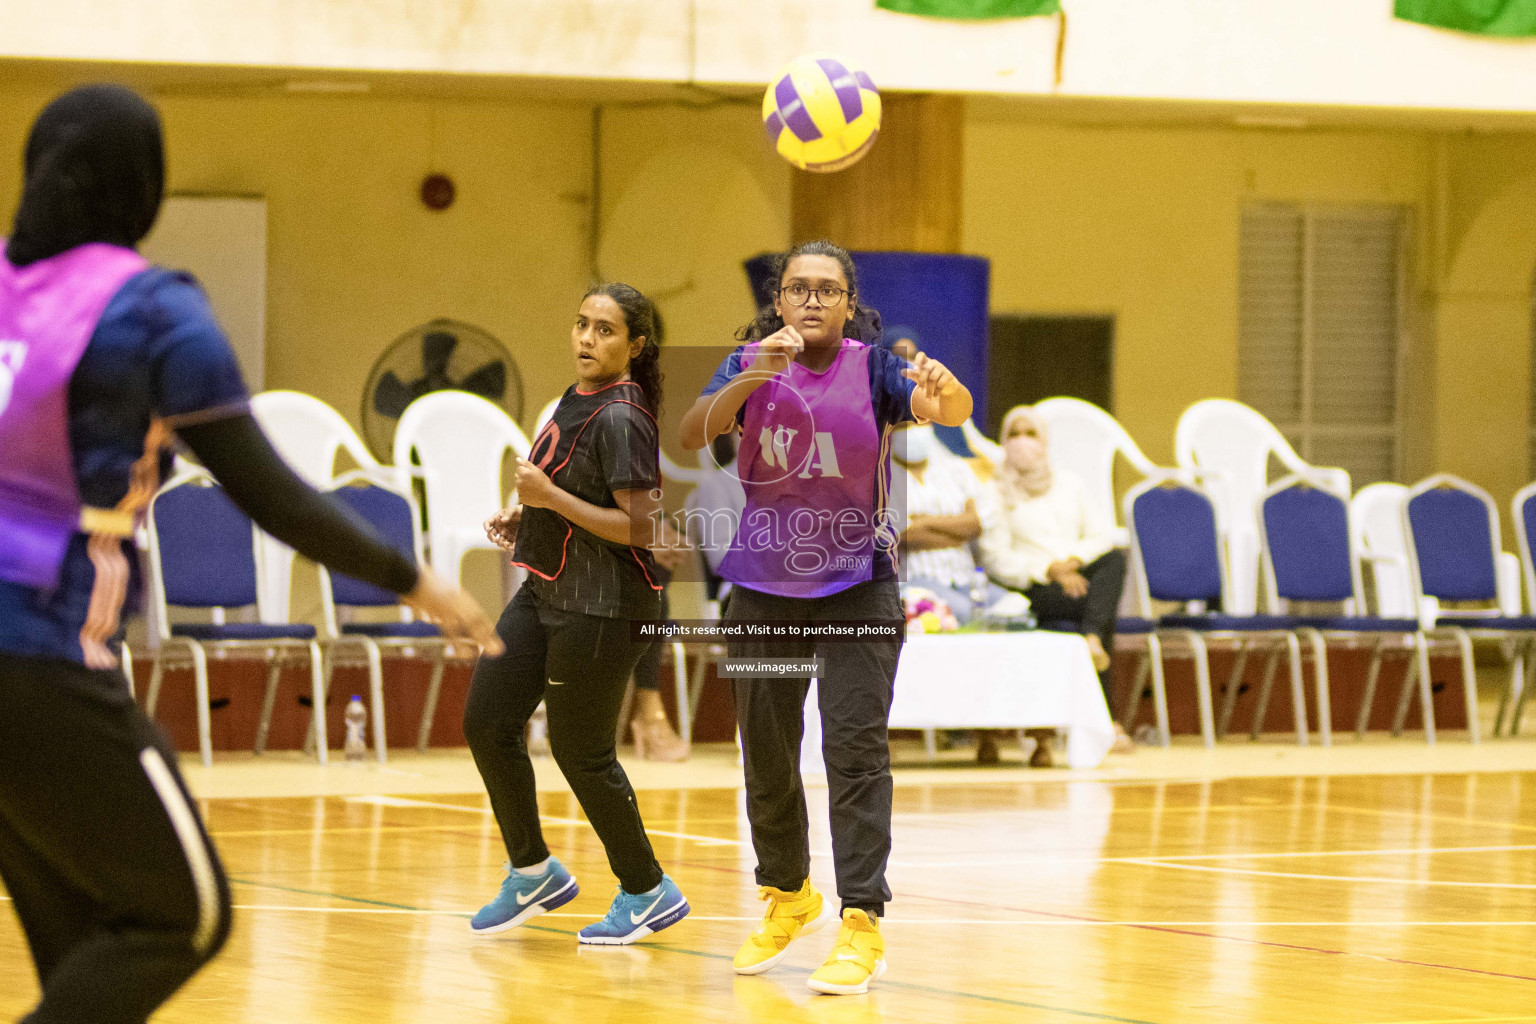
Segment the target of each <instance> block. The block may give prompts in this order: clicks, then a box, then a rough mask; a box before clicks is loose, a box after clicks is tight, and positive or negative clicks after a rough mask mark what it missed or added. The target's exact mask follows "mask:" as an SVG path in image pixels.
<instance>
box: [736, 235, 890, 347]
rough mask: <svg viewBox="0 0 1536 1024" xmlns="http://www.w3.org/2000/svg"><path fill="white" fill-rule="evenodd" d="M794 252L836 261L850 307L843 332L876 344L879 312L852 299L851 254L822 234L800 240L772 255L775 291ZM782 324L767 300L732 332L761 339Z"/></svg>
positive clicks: (855, 290) (855, 286)
mask: <svg viewBox="0 0 1536 1024" xmlns="http://www.w3.org/2000/svg"><path fill="white" fill-rule="evenodd" d="M796 256H830V257H831V258H832V259H834V260H836V261H837V265H838V266H839V267H842V269H843V277H844V278H846V279H847V281H848V305H849V306H850V307H851V308H852V312H851V313H850V314H849V316H848V322H847V323H846V324H844V325H843V334H844V335H845V336H846V337H849V338H852V339H853V340H854V341H862V342H864V343H865V344H867V345H878V344H880V313H879V312H878V311H877V310H875V309H874V308H873V307H871V306H864V305H860V304H858V303H857V302H856V301H855V300H856V299H857V297H858V294H859V272H858V270H857V269H855V267H854V265H853V257H852V256H849V255H848V250H847V249H844V248H843V247H842V246H839V245H834V244H832V243H831V242H829V241H827V240H826V239H824V238H822V239H817V240H816V241H814V242H801V243H800V244H799V245H796V246H794V247H793V248H791V249H790V250H789V251H788V252H786V253H782V254H780V255H777V256H774V258H773V262H772V263H771V264H770V268H771V270H772V275H771V276H772V280H773V281H775V282H776V285H775V291H777V290H778V287H779V286H782V284H783V283H784V272H785V271H786V270H788V269H789V264H790V261H791V260H793V259H794V258H795V257H796ZM783 326H784V318H783V317H781V316H779V314H778V312H777V311H776V310H775V309H774V308H773V303H771V302H770V303H768V305H766V306H764V307H763V308H762V309H759V310H758V311H757V315H756V316H755V317H753V318H752V322H751V323H749V324H746V325H745V326H743V327H742V328H741V329H740V330H738V331H737V332H736V340H737V341H746V342H752V341H762V340H763V339H764V338H766V337H768V335H770V334H772V333H773V332H774V331H777V330H780V329H782V328H783Z"/></svg>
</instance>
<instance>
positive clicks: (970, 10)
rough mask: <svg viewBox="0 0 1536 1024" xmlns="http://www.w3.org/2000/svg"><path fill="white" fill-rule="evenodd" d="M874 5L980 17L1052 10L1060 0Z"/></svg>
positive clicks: (897, 0)
mask: <svg viewBox="0 0 1536 1024" xmlns="http://www.w3.org/2000/svg"><path fill="white" fill-rule="evenodd" d="M875 6H876V7H883V8H885V9H886V10H887V11H895V12H896V13H897V14H921V15H923V16H925V17H929V18H956V19H959V20H962V21H982V20H985V19H988V18H1030V17H1033V16H1035V15H1037V14H1055V13H1056V12H1057V11H1059V10H1061V0H875Z"/></svg>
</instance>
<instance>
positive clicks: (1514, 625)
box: [1435, 612, 1536, 632]
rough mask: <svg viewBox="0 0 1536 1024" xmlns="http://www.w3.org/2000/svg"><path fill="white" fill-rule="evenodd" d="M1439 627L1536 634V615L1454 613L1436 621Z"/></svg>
mask: <svg viewBox="0 0 1536 1024" xmlns="http://www.w3.org/2000/svg"><path fill="white" fill-rule="evenodd" d="M1435 625H1437V626H1460V627H1461V628H1462V629H1503V630H1510V631H1512V632H1522V631H1531V632H1536V615H1509V616H1503V615H1497V616H1495V615H1457V614H1456V613H1455V612H1452V613H1451V614H1449V615H1442V616H1440V617H1439V618H1438V619H1436V620H1435Z"/></svg>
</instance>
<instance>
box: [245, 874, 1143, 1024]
mask: <svg viewBox="0 0 1536 1024" xmlns="http://www.w3.org/2000/svg"><path fill="white" fill-rule="evenodd" d="M230 881H231V882H233V883H236V884H239V885H249V886H252V887H254V888H258V889H263V888H268V889H278V890H281V891H284V892H293V893H303V894H304V895H307V896H322V897H326V898H328V899H333V900H342V901H344V902H353V903H368V904H373V905H375V906H384V907H392V908H394V909H396V910H417V911H421V910H423V908H420V907H411V906H409V905H407V904H403V903H387V902H385V901H384V900H370V899H364V898H363V897H361V896H344V895H342V894H341V893H334V892H318V891H314V890H309V889H295V888H291V887H289V886H282V885H270V884H268V883H265V882H250V881H246V880H245V879H240V878H231V879H230ZM544 916H546V917H547V916H550V915H547V914H546V915H544ZM589 916H590V915H589ZM753 920H757V918H753ZM520 927H521V928H523V929H525V930H528V931H536V932H549V933H552V934H555V935H565V936H570V937H574V936H575V935H576V933H575V932H573V931H569V930H567V929H565V928H550V927H549V926H547V925H538V924H525V925H521V926H520ZM637 948H640V949H654V950H660V951H662V952H666V953H680V954H683V955H685V956H695V957H701V958H703V959H706V960H722V961H729V960H730V959H732V958H731V956H729V955H727V954H725V953H708V952H705V951H704V950H700V949H689V948H688V947H687V946H673V945H669V944H667V943H661V942H647V943H645V944H644V945H643V946H639V947H637ZM780 970H782V971H784V972H785V973H797V974H809V973H811V972H810V971H809V970H807V969H806V968H803V967H782V968H780ZM880 987H881V988H882V989H900V990H903V991H907V992H921V993H923V994H925V995H933V996H942V997H944V998H947V999H971V1000H975V1001H977V1002H983V1003H992V1004H994V1005H998V1006H1014V1007H1018V1008H1020V1009H1025V1010H1044V1011H1046V1012H1049V1013H1060V1014H1064V1015H1066V1016H1069V1017H1080V1018H1083V1019H1085V1020H1104V1021H1110V1022H1111V1024H1157V1022H1155V1021H1149V1020H1142V1019H1140V1018H1137V1017H1117V1016H1114V1015H1113V1014H1108V1013H1095V1012H1094V1011H1092V1010H1074V1009H1070V1008H1068V1007H1064V1006H1051V1005H1049V1004H1047V1003H1031V1002H1027V1001H1026V1000H1023V999H1007V998H1005V997H1003V996H987V995H981V994H980V993H976V992H965V991H961V990H959V989H943V988H934V987H931V986H928V985H917V984H913V983H912V982H906V981H881V982H880Z"/></svg>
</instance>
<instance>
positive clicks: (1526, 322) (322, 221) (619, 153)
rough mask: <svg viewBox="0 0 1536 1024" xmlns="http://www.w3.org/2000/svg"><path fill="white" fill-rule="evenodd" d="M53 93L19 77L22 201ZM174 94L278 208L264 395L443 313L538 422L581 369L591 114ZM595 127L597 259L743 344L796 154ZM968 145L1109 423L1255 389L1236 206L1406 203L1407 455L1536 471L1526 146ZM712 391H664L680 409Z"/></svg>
mask: <svg viewBox="0 0 1536 1024" xmlns="http://www.w3.org/2000/svg"><path fill="white" fill-rule="evenodd" d="M46 98H47V97H46V95H45V94H44V93H42V92H37V91H28V90H18V89H14V88H13V89H10V90H6V89H4V88H3V87H0V209H3V210H5V211H7V212H8V211H9V210H10V209H11V208H13V206H14V202H15V196H16V194H17V190H18V188H19V171H20V168H19V159H17V156H16V154H19V152H20V148H21V144H22V139H23V137H24V133H25V130H26V126H27V124H28V123H29V122H30V120H31V118H32V116H33V114H34V113H35V111H36V110H37V109H38V108H39V107H40V106H41V105H42V103H43V102H44V101H45V100H46ZM161 106H162V108H163V110H164V113H165V118H166V124H167V130H168V138H169V144H170V169H171V187H172V188H173V189H176V190H180V191H200V192H221V193H253V194H260V195H263V196H265V197H266V198H267V201H268V204H269V209H270V224H269V245H270V249H269V259H270V265H269V297H268V325H269V326H268V373H269V384H270V386H273V387H295V388H299V389H302V390H307V391H311V392H313V393H315V394H317V395H319V396H320V397H322V398H324V399H326V400H327V401H329V402H331V403H332V404H334V405H336V406H337V408H339V409H340V410H341V411H342V412H343V413H344V414H345V415H347V416H348V417H349V418H351V419H353V420H356V418H357V416H358V409H359V405H360V401H361V392H362V388H363V384H364V381H365V380H366V376H367V373H368V370H369V368H370V367H371V366H372V364H373V362H374V360H375V359H376V358H377V356H378V355H379V354H380V353H381V352H382V351H383V349H384V347H385V346H386V345H387V344H388V343H389V342H390V341H391V340H392V339H393V338H395V337H396V336H397V335H398V334H399V333H400V332H402V331H404V330H406V329H407V328H409V327H412V326H414V325H416V324H419V323H421V322H423V321H425V320H428V319H430V318H432V317H434V316H452V317H457V318H460V319H464V320H468V321H470V322H472V323H476V324H479V325H481V326H483V327H485V328H486V329H487V330H489V331H490V332H491V333H492V334H494V335H496V336H497V337H499V338H500V339H502V341H504V342H505V343H506V344H507V345H508V346H509V348H511V350H512V351H513V353H514V354H515V356H516V357H517V359H518V362H519V365H520V367H521V369H522V372H523V376H524V379H525V382H526V385H527V395H526V403H525V411H524V416H523V421H524V426H525V427H527V426H531V424H532V419H533V416H534V415H535V413H536V412H537V410H538V408H539V407H540V406H541V405H542V404H543V403H544V402H545V401H547V400H548V399H550V398H552V397H554V396H555V395H557V394H558V393H559V392H560V391H561V390H562V389H563V388H564V387H565V386H566V385H567V384H568V383H569V381H570V379H571V373H570V369H569V364H568V362H567V361H566V359H567V357H566V353H565V348H564V346H565V343H566V338H567V328H568V323H569V318H570V315H571V312H572V310H573V308H574V304H575V301H576V298H577V297H578V296H579V295H580V294H581V292H582V290H583V289H584V287H585V286H586V284H587V282H588V279H589V277H588V275H589V272H590V267H591V264H592V260H591V259H590V256H589V251H588V247H589V242H590V237H589V217H590V213H591V208H590V204H589V201H588V193H589V191H590V189H591V171H592V166H591V158H590V151H591V128H592V117H591V111H592V108H591V107H590V105H588V104H585V103H577V102H552V101H537V102H535V101H531V100H529V101H514V100H481V101H471V100H464V99H436V100H431V101H428V100H412V99H396V98H386V97H374V96H348V97H331V98H321V97H285V96H245V95H239V94H225V95H208V96H188V95H172V96H169V97H167V98H164V99H163V100H162V101H161ZM603 140H604V141H603V151H602V153H603V159H602V168H603V173H602V180H603V187H602V202H601V232H600V238H599V244H598V249H597V259H596V266H597V268H598V270H599V271H600V272H601V273H602V275H603V276H606V277H609V278H621V279H627V280H629V281H631V283H633V284H636V285H637V286H639V287H641V288H642V289H644V290H647V291H648V292H650V293H652V294H653V295H655V297H657V298H658V300H659V301H660V304H661V307H662V309H663V312H664V313H665V314H666V316H667V321H668V326H669V331H670V338H669V340H670V343H671V344H674V345H679V346H704V345H723V344H725V343H727V342H728V336H729V333H730V332H731V330H733V329H734V328H735V327H736V326H737V325H738V324H739V323H741V322H742V320H743V319H744V318H745V316H746V315H747V310H748V298H747V293H746V286H745V282H744V279H743V277H742V274H741V271H740V261H741V259H742V258H743V257H745V256H747V255H750V254H751V253H753V252H756V251H759V250H761V249H764V248H772V247H774V246H778V245H782V244H783V243H784V240H785V239H786V238H787V231H788V228H787V219H788V172H787V170H786V168H785V167H784V166H783V165H782V163H781V162H779V161H778V160H777V159H776V158H774V157H773V156H772V154H771V153H769V152H768V151H767V148H766V147H765V146H764V145H763V144H762V143H761V139H760V130H759V127H758V124H757V113H756V111H755V109H754V108H753V107H752V105H750V104H748V105H738V104H724V105H717V106H713V107H710V108H708V109H687V108H684V107H680V106H677V105H670V106H657V105H652V106H633V105H631V106H618V105H612V106H609V107H607V108H606V109H605V113H604V116H603ZM965 148H966V152H965V179H964V180H965V188H966V196H965V203H964V210H965V219H964V247H965V249H966V250H967V251H970V252H975V253H979V254H981V255H984V256H988V257H990V258H991V259H992V261H993V296H994V297H993V305H994V307H995V308H996V309H997V310H998V311H1000V312H1026V311H1033V312H1056V313H1068V312H1107V313H1113V314H1114V315H1115V317H1116V322H1117V338H1116V373H1115V384H1114V386H1115V403H1116V408H1117V411H1118V412H1119V414H1120V415H1121V417H1122V418H1123V419H1124V421H1125V422H1126V425H1127V426H1128V428H1129V429H1130V430H1131V432H1132V433H1133V434H1134V435H1135V436H1136V437H1137V438H1138V440H1139V441H1140V442H1141V443H1142V445H1143V446H1144V447H1145V448H1146V450H1147V451H1148V453H1149V454H1150V455H1151V456H1152V457H1153V458H1155V459H1158V460H1164V461H1166V460H1168V459H1170V458H1171V456H1172V444H1173V430H1174V425H1175V422H1176V421H1177V418H1178V415H1179V413H1180V412H1181V411H1182V410H1183V409H1184V407H1185V406H1187V405H1188V404H1189V403H1190V402H1192V401H1195V400H1196V399H1199V398H1203V397H1208V396H1213V395H1217V396H1219V395H1233V394H1234V393H1235V390H1236V359H1237V354H1236V291H1237V288H1236V274H1237V229H1238V215H1239V211H1240V209H1241V206H1242V204H1243V203H1244V202H1245V201H1248V200H1250V199H1252V200H1261V199H1267V200H1292V201H1302V202H1391V203H1401V204H1404V205H1406V206H1408V207H1410V208H1411V209H1412V210H1413V212H1414V218H1413V220H1414V224H1415V244H1414V246H1413V251H1414V258H1413V261H1412V262H1413V268H1414V272H1413V281H1412V286H1413V296H1414V300H1415V301H1414V304H1413V308H1414V310H1416V311H1418V314H1419V315H1417V316H1416V317H1415V318H1414V322H1413V326H1414V330H1413V331H1412V333H1411V337H1410V341H1411V343H1412V344H1413V345H1414V346H1415V348H1414V358H1413V359H1412V360H1411V363H1412V365H1413V366H1414V367H1416V371H1415V373H1414V375H1413V377H1412V379H1411V381H1410V393H1411V394H1412V395H1413V396H1414V397H1413V404H1412V407H1411V408H1410V409H1409V410H1408V411H1409V414H1410V419H1411V420H1412V423H1413V427H1414V430H1413V432H1412V435H1411V436H1412V437H1413V439H1414V443H1413V449H1412V453H1411V458H1410V460H1409V463H1410V465H1409V470H1410V473H1411V474H1413V475H1418V474H1420V473H1424V472H1428V471H1430V470H1433V469H1446V470H1451V471H1456V472H1461V473H1464V474H1466V475H1468V476H1470V477H1471V478H1472V479H1474V480H1476V481H1477V482H1479V483H1482V484H1484V485H1485V486H1488V487H1489V488H1490V489H1492V490H1493V491H1494V492H1495V494H1496V495H1497V496H1499V498H1500V499H1501V501H1502V500H1503V499H1504V498H1506V497H1507V496H1508V494H1509V493H1510V492H1511V491H1512V490H1513V489H1514V487H1515V486H1517V485H1518V484H1520V483H1523V482H1524V478H1525V475H1526V467H1527V465H1528V462H1527V452H1526V427H1527V424H1526V418H1527V417H1526V409H1527V404H1528V394H1529V391H1528V388H1529V370H1528V367H1529V332H1530V312H1529V301H1530V286H1531V275H1532V268H1533V266H1536V203H1532V202H1531V201H1530V199H1529V197H1530V196H1532V195H1536V181H1533V176H1536V141H1532V140H1529V139H1526V138H1524V137H1520V136H1510V135H1500V136H1467V135H1460V134H1458V135H1439V136H1437V135H1432V134H1428V133H1425V132H1419V131H1391V130H1377V131H1343V130H1339V131H1301V132H1285V131H1261V130H1244V129H1237V128H1232V129H1223V128H1190V127H1168V126H1155V125H1145V126H1139V127H1125V126H1120V127H1098V126H1090V125H1067V124H1060V123H1057V124H1051V123H1048V122H1044V121H1041V120H1038V119H1037V115H1036V116H1035V117H1031V118H1026V116H1025V114H1024V113H1023V112H1022V111H1010V110H1007V109H1005V108H996V107H994V108H985V109H981V110H977V109H975V108H973V110H972V113H971V114H970V115H969V116H968V120H967V124H966V132H965ZM6 154H11V155H10V156H6ZM429 170H444V171H447V172H449V173H451V174H452V175H453V176H454V178H455V180H456V181H457V182H458V185H459V200H458V202H457V204H456V205H455V206H454V207H453V208H452V209H451V210H449V211H448V212H446V213H441V214H435V213H431V212H429V211H427V210H426V209H425V208H423V207H422V206H421V204H420V202H419V201H418V200H417V198H416V189H417V185H418V183H419V181H420V179H421V177H422V175H424V174H425V173H426V172H428V171H429ZM696 383H697V382H696V381H692V380H689V379H677V380H675V381H674V382H673V389H672V396H673V397H672V401H671V402H670V403H669V404H670V407H671V413H672V417H675V415H676V414H677V413H679V412H680V411H681V409H682V408H684V407H685V406H686V402H687V398H688V392H689V390H690V388H691V387H692V386H695V385H696ZM669 419H670V417H669Z"/></svg>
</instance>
